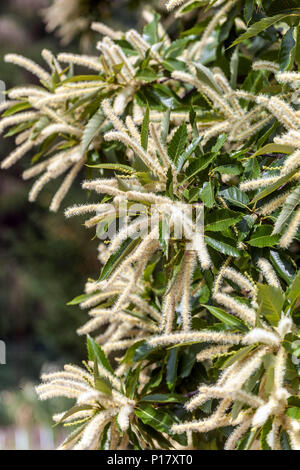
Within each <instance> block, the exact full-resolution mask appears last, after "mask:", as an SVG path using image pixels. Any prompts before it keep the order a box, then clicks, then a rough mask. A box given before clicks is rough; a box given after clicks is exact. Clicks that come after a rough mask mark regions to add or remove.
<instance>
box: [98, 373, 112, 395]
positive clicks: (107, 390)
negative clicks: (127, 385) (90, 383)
mask: <svg viewBox="0 0 300 470" xmlns="http://www.w3.org/2000/svg"><path fill="white" fill-rule="evenodd" d="M94 381H95V388H96V389H97V390H99V392H101V393H104V394H105V395H109V396H111V395H112V385H111V383H110V381H109V380H108V379H107V378H106V377H100V376H98V377H95V379H94Z"/></svg>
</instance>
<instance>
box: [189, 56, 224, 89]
mask: <svg viewBox="0 0 300 470" xmlns="http://www.w3.org/2000/svg"><path fill="white" fill-rule="evenodd" d="M193 65H194V66H195V67H196V72H197V78H198V80H200V82H202V83H203V84H204V85H206V86H208V87H209V88H212V89H213V90H214V91H215V92H216V93H218V94H219V95H221V94H222V89H221V88H220V87H219V85H218V84H217V82H216V80H215V79H214V76H213V74H212V72H211V71H210V70H209V69H208V68H207V67H205V65H202V64H200V63H199V62H198V63H196V62H194V64H193Z"/></svg>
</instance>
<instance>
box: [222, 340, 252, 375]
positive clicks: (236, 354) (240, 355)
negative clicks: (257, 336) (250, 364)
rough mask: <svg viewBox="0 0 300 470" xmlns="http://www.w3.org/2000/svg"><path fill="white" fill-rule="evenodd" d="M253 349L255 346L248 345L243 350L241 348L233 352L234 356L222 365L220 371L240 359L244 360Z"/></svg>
mask: <svg viewBox="0 0 300 470" xmlns="http://www.w3.org/2000/svg"><path fill="white" fill-rule="evenodd" d="M255 348H256V345H255V344H250V346H245V347H244V348H241V349H239V350H238V351H236V352H234V354H233V355H232V356H231V357H230V358H229V359H227V360H226V361H225V362H224V363H223V364H222V366H221V369H226V368H227V367H229V366H231V365H232V364H234V363H235V362H237V361H239V360H240V359H244V358H245V357H247V356H248V354H249V353H250V352H252V351H253V349H255Z"/></svg>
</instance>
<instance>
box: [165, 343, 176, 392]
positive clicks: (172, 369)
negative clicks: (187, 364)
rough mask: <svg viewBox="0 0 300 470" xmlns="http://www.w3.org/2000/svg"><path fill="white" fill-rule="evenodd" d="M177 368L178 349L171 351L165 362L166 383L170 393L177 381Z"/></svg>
mask: <svg viewBox="0 0 300 470" xmlns="http://www.w3.org/2000/svg"><path fill="white" fill-rule="evenodd" d="M177 368H178V349H177V348H175V349H171V351H170V354H169V357H168V360H167V375H166V381H167V385H168V387H169V390H170V391H173V390H174V388H175V385H176V380H177Z"/></svg>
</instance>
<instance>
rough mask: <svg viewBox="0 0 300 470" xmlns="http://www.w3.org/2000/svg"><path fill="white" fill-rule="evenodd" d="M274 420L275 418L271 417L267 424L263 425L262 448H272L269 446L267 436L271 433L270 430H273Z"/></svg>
mask: <svg viewBox="0 0 300 470" xmlns="http://www.w3.org/2000/svg"><path fill="white" fill-rule="evenodd" d="M272 422H273V419H272V418H269V419H268V420H267V421H266V422H265V424H264V425H263V428H262V430H261V435H260V444H261V448H262V450H271V447H270V446H269V444H268V443H267V436H268V434H269V432H270V431H271V429H272Z"/></svg>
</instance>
